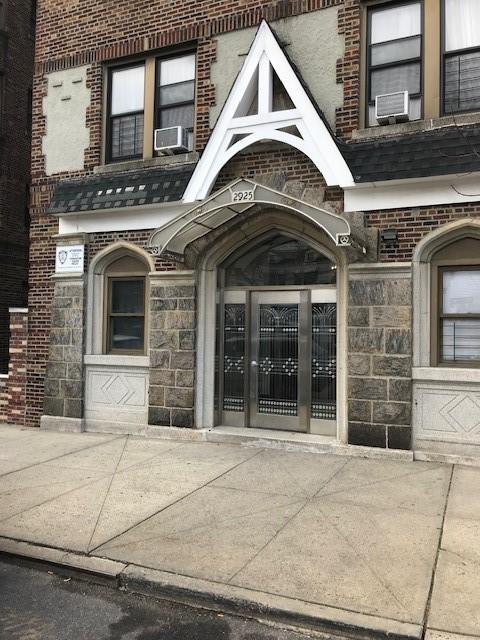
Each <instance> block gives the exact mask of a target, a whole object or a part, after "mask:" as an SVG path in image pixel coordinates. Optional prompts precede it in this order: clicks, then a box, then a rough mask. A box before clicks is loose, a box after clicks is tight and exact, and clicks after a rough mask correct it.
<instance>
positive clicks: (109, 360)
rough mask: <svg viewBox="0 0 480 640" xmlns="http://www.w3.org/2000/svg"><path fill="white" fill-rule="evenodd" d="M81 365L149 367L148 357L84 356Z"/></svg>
mask: <svg viewBox="0 0 480 640" xmlns="http://www.w3.org/2000/svg"><path fill="white" fill-rule="evenodd" d="M83 364H85V365H100V366H102V367H104V366H106V367H123V368H127V367H142V368H143V369H145V368H148V367H149V366H150V358H149V356H115V355H106V354H105V355H103V354H101V355H85V356H83Z"/></svg>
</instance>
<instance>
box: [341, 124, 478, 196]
mask: <svg viewBox="0 0 480 640" xmlns="http://www.w3.org/2000/svg"><path fill="white" fill-rule="evenodd" d="M337 144H338V145H339V148H340V151H341V152H342V155H343V157H344V158H345V160H346V161H347V163H348V166H349V167H350V171H351V172H352V175H353V178H354V180H355V182H356V183H365V182H383V181H388V180H406V179H409V178H428V177H430V176H442V175H452V174H455V175H456V174H465V173H472V172H476V171H480V126H479V125H462V126H448V127H447V126H445V127H439V128H436V129H431V130H429V131H418V132H415V133H405V134H402V135H397V136H386V137H384V138H375V139H373V140H372V139H370V140H362V141H359V142H350V143H348V144H345V143H340V142H337Z"/></svg>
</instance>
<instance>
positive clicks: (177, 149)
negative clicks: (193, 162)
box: [154, 127, 188, 155]
mask: <svg viewBox="0 0 480 640" xmlns="http://www.w3.org/2000/svg"><path fill="white" fill-rule="evenodd" d="M154 149H155V151H159V152H160V153H162V154H165V155H172V154H174V153H186V152H187V151H188V131H187V129H185V127H168V128H167V129H155V137H154Z"/></svg>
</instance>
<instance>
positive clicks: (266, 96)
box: [184, 22, 354, 202]
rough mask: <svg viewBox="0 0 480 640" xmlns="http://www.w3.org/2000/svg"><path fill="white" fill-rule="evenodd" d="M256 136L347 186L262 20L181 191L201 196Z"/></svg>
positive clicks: (339, 161)
mask: <svg viewBox="0 0 480 640" xmlns="http://www.w3.org/2000/svg"><path fill="white" fill-rule="evenodd" d="M262 140H275V141H277V142H281V143H284V144H287V145H289V146H292V147H295V148H296V149H298V150H299V151H301V152H302V153H304V154H305V155H306V156H307V157H309V158H310V160H311V161H312V162H313V163H314V164H315V166H316V167H317V168H318V170H319V172H320V173H321V174H322V175H323V177H324V179H325V181H326V183H327V185H329V186H330V185H339V186H342V187H346V186H352V185H353V183H354V181H353V177H352V174H351V172H350V170H349V168H348V165H347V163H346V161H345V159H344V158H343V156H342V154H341V153H340V150H339V148H338V146H337V145H336V143H335V140H334V139H333V136H332V135H331V133H330V131H329V129H328V127H327V125H326V124H325V122H324V121H323V119H322V117H321V116H320V114H319V112H318V111H317V109H316V108H315V106H314V105H313V103H312V100H311V98H310V97H309V95H308V93H307V91H306V89H305V87H304V86H303V84H302V82H301V81H300V79H299V77H298V75H297V74H296V73H295V70H294V69H293V67H292V65H291V63H290V61H289V60H288V58H287V56H286V55H285V52H284V51H283V49H282V47H281V46H280V44H279V42H278V41H277V39H276V37H275V35H274V34H273V32H272V30H271V29H270V27H269V26H268V24H267V23H266V22H262V24H261V25H260V27H259V29H258V31H257V34H256V36H255V39H254V41H253V43H252V46H251V47H250V51H249V52H248V55H247V57H246V58H245V61H244V63H243V66H242V68H241V70H240V72H239V74H238V76H237V78H236V80H235V82H234V84H233V86H232V89H231V91H230V94H229V96H228V98H227V100H226V102H225V104H224V106H223V109H222V112H221V113H220V116H219V118H218V120H217V123H216V125H215V128H214V129H213V131H212V134H211V136H210V139H209V141H208V144H207V146H206V148H205V151H204V152H203V155H202V157H201V159H200V161H199V163H198V165H197V167H196V169H195V171H194V173H193V176H192V178H191V180H190V183H189V185H188V187H187V190H186V192H185V195H184V201H185V202H194V201H195V200H203V199H204V198H205V197H207V196H208V194H209V193H210V191H211V189H212V186H213V184H214V182H215V180H216V178H217V176H218V174H219V172H220V170H221V169H222V167H223V166H224V165H225V164H226V163H227V162H228V161H229V160H230V159H231V158H233V157H234V156H235V155H236V154H237V153H239V152H240V151H242V150H243V149H245V148H247V147H249V146H251V145H252V144H255V143H257V142H260V141H262Z"/></svg>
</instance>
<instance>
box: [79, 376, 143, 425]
mask: <svg viewBox="0 0 480 640" xmlns="http://www.w3.org/2000/svg"><path fill="white" fill-rule="evenodd" d="M148 381H149V375H148V369H146V368H145V369H144V368H137V367H130V368H128V367H125V368H123V367H122V368H121V367H118V366H111V367H110V366H106V365H102V366H96V365H91V366H90V365H89V366H87V367H86V398H85V403H86V404H85V417H86V419H87V421H88V420H102V421H105V420H106V421H113V422H115V423H117V424H118V423H127V424H132V423H133V424H137V425H146V424H147V417H148Z"/></svg>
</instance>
